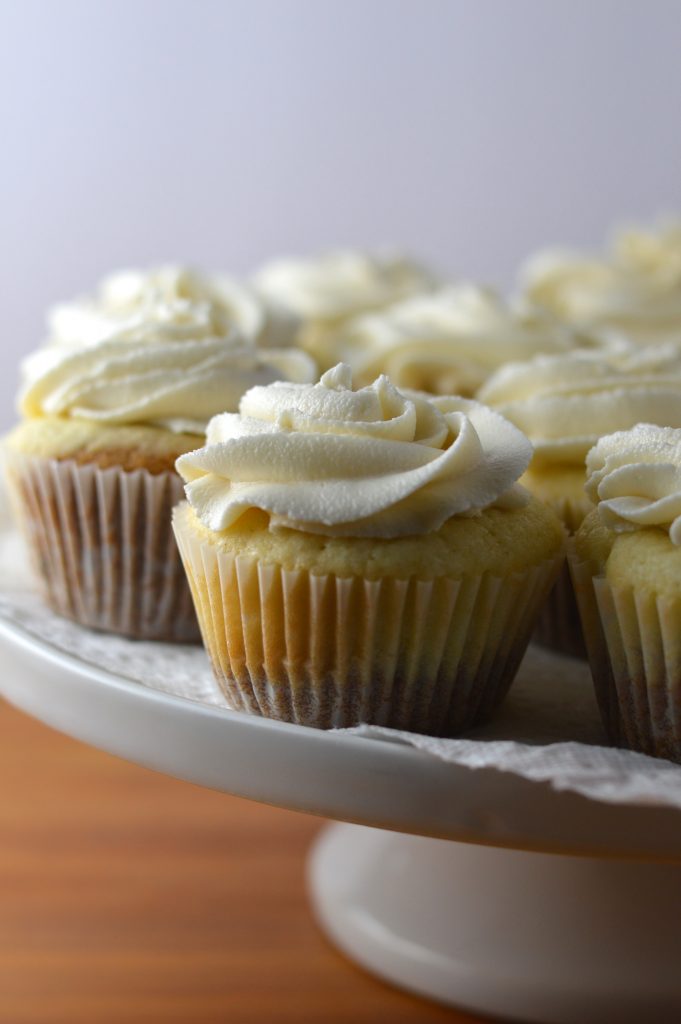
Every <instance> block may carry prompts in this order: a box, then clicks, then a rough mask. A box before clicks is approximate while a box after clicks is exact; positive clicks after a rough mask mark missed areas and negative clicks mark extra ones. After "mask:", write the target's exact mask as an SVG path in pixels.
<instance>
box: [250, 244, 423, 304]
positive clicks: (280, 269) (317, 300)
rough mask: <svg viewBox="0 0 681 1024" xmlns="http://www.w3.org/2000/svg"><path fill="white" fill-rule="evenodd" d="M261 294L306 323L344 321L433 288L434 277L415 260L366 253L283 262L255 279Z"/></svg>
mask: <svg viewBox="0 0 681 1024" xmlns="http://www.w3.org/2000/svg"><path fill="white" fill-rule="evenodd" d="M253 283H254V286H255V288H256V290H257V291H258V292H259V294H261V295H263V296H264V297H265V298H266V299H268V300H269V301H272V302H276V303H279V304H280V305H281V306H283V307H284V308H287V309H291V310H293V312H294V313H296V314H297V315H298V316H300V317H302V318H303V319H304V320H318V321H338V320H342V319H344V318H346V317H349V316H354V315H357V314H359V313H363V312H365V311H367V310H372V309H381V308H383V307H384V306H387V305H389V304H390V303H392V302H397V301H399V300H400V299H403V298H406V297H407V296H408V295H415V294H418V293H419V292H423V291H426V290H427V289H429V288H431V287H433V285H434V283H435V278H434V275H433V274H432V273H431V272H430V271H428V270H426V269H425V268H424V267H421V266H419V265H418V264H417V263H414V262H412V261H410V260H407V259H404V258H402V257H396V256H383V257H381V256H372V255H370V254H368V253H364V252H354V251H349V250H348V251H344V250H341V251H337V252H328V253H325V254H324V255H322V256H319V257H317V258H316V259H280V260H275V261H273V262H272V263H268V264H266V265H265V266H264V267H262V268H261V269H260V270H259V271H258V272H257V273H256V274H255V276H254V278H253Z"/></svg>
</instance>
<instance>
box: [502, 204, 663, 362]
mask: <svg viewBox="0 0 681 1024" xmlns="http://www.w3.org/2000/svg"><path fill="white" fill-rule="evenodd" d="M522 279H523V283H524V287H525V290H526V293H527V295H528V296H529V297H530V298H531V299H532V301H534V302H536V303H537V304H538V305H540V306H543V307H544V308H546V309H550V310H552V311H553V312H554V313H556V314H557V315H558V316H560V317H562V318H564V319H566V320H568V321H569V322H570V323H573V324H578V325H581V326H588V327H590V328H591V329H595V328H598V329H602V330H604V331H606V332H615V333H622V334H624V335H625V336H627V337H630V338H632V339H634V340H635V341H637V342H640V343H645V344H652V343H656V342H660V341H665V340H673V339H679V338H681V224H679V223H673V222H672V223H670V224H665V225H662V226H660V227H659V228H657V229H654V228H648V229H642V228H629V229H627V230H625V231H621V232H620V233H619V234H618V235H616V236H615V238H614V240H613V244H612V246H611V248H610V251H609V252H606V253H605V254H603V255H594V256H589V255H587V256H585V255H583V254H580V253H576V252H570V251H563V250H549V251H548V252H541V253H538V254H537V255H535V256H534V257H532V258H531V259H530V260H528V262H527V263H526V264H525V267H524V269H523V271H522Z"/></svg>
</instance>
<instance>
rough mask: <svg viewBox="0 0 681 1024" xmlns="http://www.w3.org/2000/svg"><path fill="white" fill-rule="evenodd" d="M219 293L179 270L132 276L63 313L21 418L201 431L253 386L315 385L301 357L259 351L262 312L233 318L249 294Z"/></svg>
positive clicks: (28, 384) (30, 382) (29, 374)
mask: <svg viewBox="0 0 681 1024" xmlns="http://www.w3.org/2000/svg"><path fill="white" fill-rule="evenodd" d="M220 288H222V289H223V290H222V291H221V290H220ZM220 288H218V285H217V284H215V283H214V282H212V281H211V280H209V279H203V278H201V277H199V276H198V275H196V274H195V273H192V272H189V271H184V270H180V269H177V268H164V269H161V270H158V271H153V272H151V273H150V274H148V275H143V274H140V273H138V272H136V271H135V272H130V273H122V274H116V275H114V276H112V277H111V278H108V279H107V280H105V281H104V282H103V284H102V287H101V289H100V292H99V294H98V296H97V297H95V298H91V299H83V300H82V301H80V302H75V303H69V304H66V305H63V306H59V307H57V308H56V309H55V310H54V311H53V313H52V315H51V318H50V326H51V336H50V338H49V340H48V343H47V344H46V345H45V346H43V347H42V348H41V349H39V350H38V351H36V352H35V353H34V354H33V355H32V356H29V358H28V359H27V360H25V362H24V364H23V368H22V370H23V378H24V385H23V389H22V393H21V396H20V409H21V412H22V413H23V414H24V415H25V416H40V415H53V416H75V417H80V418H84V419H90V420H94V421H101V422H104V423H111V424H115V423H119V424H122V423H144V424H151V425H157V426H164V427H167V428H168V429H171V430H175V431H190V432H197V433H202V432H203V431H204V429H205V426H206V423H207V421H208V420H209V419H210V418H211V416H213V415H215V413H217V412H222V411H223V410H225V409H236V408H237V405H238V401H239V399H240V397H241V395H242V394H243V393H244V391H246V390H247V389H248V388H249V387H252V386H253V385H254V384H264V383H269V382H271V381H273V380H277V379H279V378H281V377H285V378H288V379H291V380H296V381H310V380H313V379H314V377H315V375H316V370H315V367H314V364H313V363H312V361H311V360H310V358H309V357H308V356H306V355H305V354H304V353H302V352H299V351H297V350H294V349H284V348H281V349H279V348H277V349H262V348H258V347H257V346H256V341H257V336H258V332H259V331H260V330H261V329H262V328H263V325H264V320H263V319H262V316H261V313H260V307H259V306H258V304H257V303H256V304H255V305H252V306H249V305H248V302H246V301H245V299H244V304H243V309H242V310H241V313H240V314H239V316H238V317H237V316H236V315H235V312H234V311H235V309H236V302H237V299H238V300H239V301H240V300H241V299H242V298H244V295H242V294H241V292H239V291H238V289H237V291H232V290H231V286H229V288H227V285H225V283H224V282H223V283H222V285H220ZM228 293H229V295H230V296H231V300H230V302H227V299H226V296H227V294H228ZM244 294H245V293H244ZM232 300H233V301H232ZM237 320H240V321H241V322H242V323H243V324H244V325H245V328H244V333H242V332H241V330H240V329H239V328H238V326H237Z"/></svg>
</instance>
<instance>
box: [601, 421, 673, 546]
mask: <svg viewBox="0 0 681 1024" xmlns="http://www.w3.org/2000/svg"><path fill="white" fill-rule="evenodd" d="M586 467H587V474H588V479H587V484H586V489H587V493H588V495H589V497H590V498H591V500H592V501H593V502H598V514H599V516H600V518H601V520H602V521H603V523H604V525H605V526H607V527H609V528H610V529H611V530H614V531H615V532H617V533H622V532H627V531H631V530H638V529H641V528H645V527H650V526H659V527H661V528H662V529H664V530H666V531H667V532H668V534H669V538H670V540H671V541H672V543H673V544H676V545H679V544H681V430H674V429H672V428H671V427H658V426H653V425H652V424H650V423H639V424H638V425H637V426H636V427H634V428H633V430H627V431H621V432H619V433H615V434H609V435H608V436H606V437H602V438H601V439H600V441H599V442H598V444H597V445H596V446H595V447H594V448H592V449H591V451H590V452H589V454H588V456H587V460H586Z"/></svg>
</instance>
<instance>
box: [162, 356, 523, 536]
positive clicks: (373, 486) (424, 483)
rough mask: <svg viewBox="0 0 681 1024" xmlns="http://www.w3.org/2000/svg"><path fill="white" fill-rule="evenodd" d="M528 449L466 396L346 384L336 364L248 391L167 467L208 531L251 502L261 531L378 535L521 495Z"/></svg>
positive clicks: (428, 525)
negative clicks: (263, 523) (263, 525)
mask: <svg viewBox="0 0 681 1024" xmlns="http://www.w3.org/2000/svg"><path fill="white" fill-rule="evenodd" d="M531 451H532V450H531V446H530V444H529V442H528V441H527V439H526V438H525V437H524V436H523V435H522V434H521V433H520V431H519V430H517V429H516V428H515V427H514V426H513V425H512V424H510V423H509V422H508V421H506V420H504V419H503V418H502V417H501V416H499V415H497V414H496V413H494V412H492V411H491V410H490V409H488V408H486V407H485V406H483V405H480V404H479V403H477V402H473V401H469V400H466V399H463V398H452V397H447V398H429V397H427V396H426V395H422V394H416V393H402V392H400V391H398V390H397V389H396V388H395V387H393V386H392V384H391V383H390V382H389V380H388V379H387V378H386V377H380V378H379V379H378V380H377V381H376V382H375V383H374V384H373V385H371V386H369V387H365V388H361V389H360V390H359V391H353V390H352V373H351V370H350V368H349V367H348V366H345V365H343V364H340V365H338V366H336V367H335V368H333V369H332V370H329V371H327V373H325V374H324V375H323V377H322V378H321V380H320V382H319V383H318V384H315V385H313V386H305V385H295V384H286V383H275V384H273V385H271V386H270V387H256V388H252V389H251V390H250V391H249V392H247V393H246V394H245V395H244V397H243V399H242V401H241V405H240V414H238V415H235V414H229V413H225V414H223V415H221V416H217V417H215V418H214V419H213V420H211V422H210V424H209V426H208V432H207V445H206V447H205V448H202V449H200V450H199V451H196V452H190V453H188V454H187V455H183V456H181V457H180V459H179V460H178V462H177V469H178V471H179V473H180V474H181V476H183V477H184V479H185V480H186V482H187V486H186V493H187V497H188V499H189V501H190V503H191V505H192V506H193V507H194V509H195V511H196V513H197V515H198V516H199V518H200V519H201V521H202V522H203V523H205V525H206V526H208V527H209V528H210V529H212V530H224V529H226V528H228V527H229V526H230V525H231V524H232V523H233V522H235V521H236V519H238V518H239V516H240V515H242V514H243V513H244V512H245V511H246V510H248V509H250V508H259V509H262V510H263V511H266V512H267V513H269V515H270V524H271V526H272V527H273V528H276V527H278V526H287V527H292V528H294V529H301V530H305V531H307V532H310V533H319V534H326V535H330V536H333V535H338V536H345V537H386V538H387V537H398V536H405V535H418V534H423V533H429V532H432V531H434V530H437V529H439V527H440V526H441V525H442V524H443V523H444V522H445V521H446V520H447V519H449V518H451V517H452V516H454V515H470V514H472V513H474V512H476V511H479V510H480V509H482V508H486V507H488V506H490V505H492V504H495V503H500V502H501V503H504V504H508V503H509V502H516V503H517V502H522V501H523V500H524V498H523V493H522V491H520V490H519V489H518V488H516V486H515V482H516V480H517V479H518V477H519V476H520V475H521V474H522V472H523V471H524V469H525V468H526V467H527V465H528V463H529V461H530V458H531Z"/></svg>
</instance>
